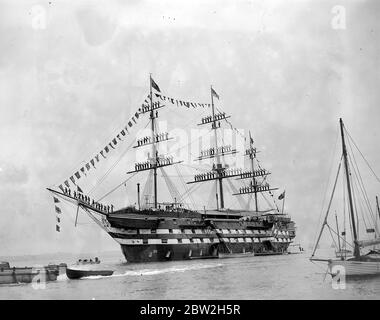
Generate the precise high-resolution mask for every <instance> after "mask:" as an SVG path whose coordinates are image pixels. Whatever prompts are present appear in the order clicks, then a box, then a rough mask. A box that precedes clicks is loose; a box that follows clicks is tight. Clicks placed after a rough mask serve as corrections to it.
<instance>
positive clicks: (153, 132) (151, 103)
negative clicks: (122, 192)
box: [149, 74, 157, 209]
mask: <svg viewBox="0 0 380 320" xmlns="http://www.w3.org/2000/svg"><path fill="white" fill-rule="evenodd" d="M149 80H150V81H149V86H150V109H151V111H150V119H151V124H152V126H151V129H152V157H153V159H154V163H153V166H154V168H153V188H154V208H155V209H157V154H156V153H157V150H156V141H155V139H154V137H155V126H154V119H155V118H154V110H153V95H152V74H150V75H149Z"/></svg>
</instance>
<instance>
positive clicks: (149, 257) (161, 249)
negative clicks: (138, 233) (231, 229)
mask: <svg viewBox="0 0 380 320" xmlns="http://www.w3.org/2000/svg"><path fill="white" fill-rule="evenodd" d="M287 247H288V244H286V243H282V244H279V245H278V246H276V248H275V249H274V250H271V251H268V252H265V247H264V246H263V245H262V244H261V243H235V244H229V249H230V250H231V252H230V251H228V250H227V249H226V248H225V246H223V245H222V244H217V243H214V244H206V243H200V244H175V245H172V244H167V245H164V244H161V245H121V250H122V252H123V254H124V256H125V258H126V260H127V262H131V263H140V262H163V261H178V260H193V259H211V258H215V259H217V258H220V256H223V257H224V258H225V257H228V256H229V255H231V256H232V255H238V254H240V255H242V256H243V254H244V253H245V254H247V256H248V254H249V253H253V254H252V255H249V256H254V255H279V254H284V253H286V250H287Z"/></svg>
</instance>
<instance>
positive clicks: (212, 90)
mask: <svg viewBox="0 0 380 320" xmlns="http://www.w3.org/2000/svg"><path fill="white" fill-rule="evenodd" d="M211 94H212V95H213V96H214V97H215V98H217V99H218V100H219V95H218V94H217V93H216V92H215V90H214V89H213V88H212V87H211Z"/></svg>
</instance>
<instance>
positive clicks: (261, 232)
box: [106, 226, 285, 237]
mask: <svg viewBox="0 0 380 320" xmlns="http://www.w3.org/2000/svg"><path fill="white" fill-rule="evenodd" d="M106 228H107V230H108V232H112V233H118V234H192V235H194V234H204V235H207V234H210V233H211V234H216V232H215V231H213V230H211V229H193V230H194V232H193V231H192V230H191V229H183V231H181V229H170V230H169V229H155V231H154V232H152V230H151V229H139V230H138V232H137V229H122V228H113V227H110V226H106ZM217 232H219V233H222V234H224V235H227V234H232V235H236V236H238V235H256V236H257V235H262V236H267V237H268V236H271V235H272V231H269V230H267V231H264V230H249V229H247V230H241V229H239V230H234V229H231V230H228V229H217ZM280 234H281V233H279V235H280ZM283 236H285V232H284V233H283Z"/></svg>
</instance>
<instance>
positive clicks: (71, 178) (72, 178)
mask: <svg viewBox="0 0 380 320" xmlns="http://www.w3.org/2000/svg"><path fill="white" fill-rule="evenodd" d="M70 180H71V182H72V183H73V184H75V180H74V177H73V176H71V177H70Z"/></svg>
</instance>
